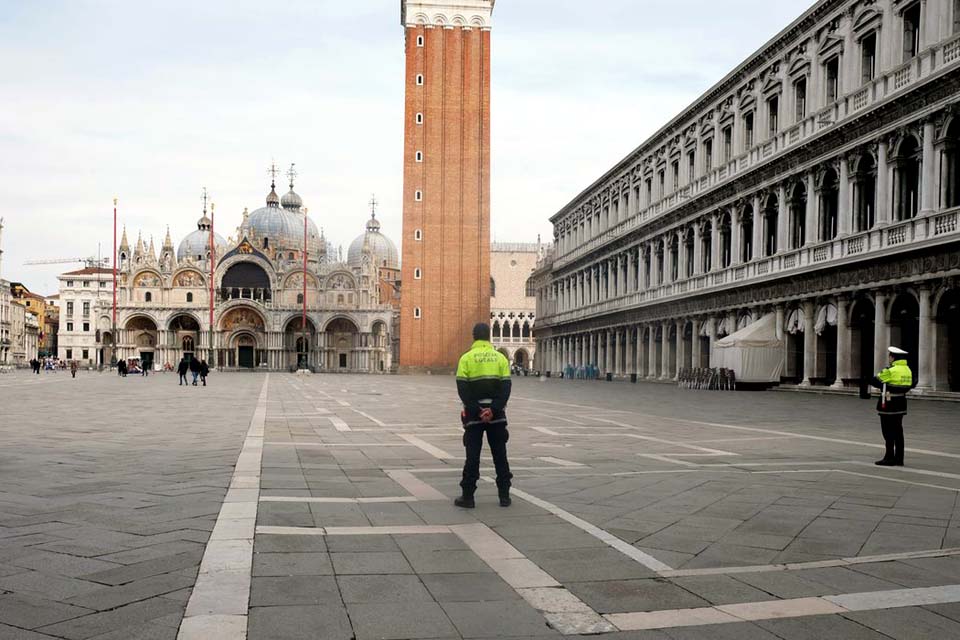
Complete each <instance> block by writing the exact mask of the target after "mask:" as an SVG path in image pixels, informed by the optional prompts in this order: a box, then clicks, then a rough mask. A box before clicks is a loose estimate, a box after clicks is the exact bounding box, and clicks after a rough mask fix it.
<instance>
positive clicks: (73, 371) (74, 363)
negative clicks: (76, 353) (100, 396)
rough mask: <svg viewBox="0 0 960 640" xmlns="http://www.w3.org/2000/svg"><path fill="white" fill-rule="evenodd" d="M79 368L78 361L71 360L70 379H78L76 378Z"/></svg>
mask: <svg viewBox="0 0 960 640" xmlns="http://www.w3.org/2000/svg"><path fill="white" fill-rule="evenodd" d="M79 368H80V367H79V366H78V365H77V361H76V360H71V361H70V377H71V378H76V377H77V369H79Z"/></svg>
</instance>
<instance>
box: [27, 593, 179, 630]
mask: <svg viewBox="0 0 960 640" xmlns="http://www.w3.org/2000/svg"><path fill="white" fill-rule="evenodd" d="M180 610H181V606H180V605H179V604H178V603H176V602H173V601H171V600H166V599H164V598H151V599H149V600H144V601H141V602H136V603H133V604H128V605H126V606H123V607H119V608H117V609H113V610H111V611H104V612H100V613H93V614H90V615H86V616H83V617H79V618H73V619H72V620H67V621H65V622H59V623H57V624H53V625H48V626H45V627H42V628H40V629H39V631H41V632H43V633H48V634H50V635H53V636H57V637H63V638H67V639H68V640H86V639H87V638H92V637H94V636H97V635H104V634H105V633H110V632H113V631H118V630H120V629H125V628H127V627H131V626H136V625H140V624H143V623H145V622H149V621H150V620H154V619H156V618H160V617H162V616H165V615H168V614H171V613H174V612H180Z"/></svg>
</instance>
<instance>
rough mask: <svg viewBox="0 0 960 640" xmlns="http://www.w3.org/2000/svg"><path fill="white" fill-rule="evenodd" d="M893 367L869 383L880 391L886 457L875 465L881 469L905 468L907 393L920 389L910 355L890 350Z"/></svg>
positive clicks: (879, 411)
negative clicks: (904, 435) (912, 369)
mask: <svg viewBox="0 0 960 640" xmlns="http://www.w3.org/2000/svg"><path fill="white" fill-rule="evenodd" d="M887 352H888V355H889V358H890V366H889V367H887V368H886V369H884V370H883V371H881V372H880V373H878V374H877V375H876V377H874V379H873V380H872V381H871V382H870V384H872V385H873V386H875V387H878V388H879V389H880V399H879V400H878V401H877V413H878V414H880V430H881V431H882V432H883V441H884V444H885V445H886V453H884V455H883V458H881V459H880V460H877V462H876V464H878V465H880V466H882V467H902V466H903V446H904V443H903V416H905V415H907V392H909V391H910V390H911V389H913V388H914V387H915V386H917V383H916V382H914V380H913V372H912V371H910V366H909V365H908V364H907V361H906V360H905V359H904V356H906V355H907V352H906V351H904V350H903V349H900V348H898V347H890V348H889V349H887Z"/></svg>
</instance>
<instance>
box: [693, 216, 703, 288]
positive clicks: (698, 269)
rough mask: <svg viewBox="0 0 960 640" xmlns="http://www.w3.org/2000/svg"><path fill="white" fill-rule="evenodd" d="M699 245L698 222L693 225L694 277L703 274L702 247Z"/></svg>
mask: <svg viewBox="0 0 960 640" xmlns="http://www.w3.org/2000/svg"><path fill="white" fill-rule="evenodd" d="M701 244H702V242H701V234H700V221H699V220H698V221H697V222H695V223H694V225H693V275H695V276H698V275H700V274H701V273H703V264H702V263H703V255H702V254H703V247H701V246H700V245H701Z"/></svg>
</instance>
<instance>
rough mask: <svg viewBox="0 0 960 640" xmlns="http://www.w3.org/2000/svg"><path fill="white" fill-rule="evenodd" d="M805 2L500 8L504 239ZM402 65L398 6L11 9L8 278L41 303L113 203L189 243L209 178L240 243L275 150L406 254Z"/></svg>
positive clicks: (5, 82) (609, 0)
mask: <svg viewBox="0 0 960 640" xmlns="http://www.w3.org/2000/svg"><path fill="white" fill-rule="evenodd" d="M810 3H811V0H777V1H776V2H771V1H770V0H723V2H717V1H716V0H593V1H591V2H586V1H584V0H500V1H499V2H498V3H497V7H496V11H495V13H494V31H493V43H494V44H493V88H492V138H493V140H492V144H493V152H492V163H493V167H492V191H493V193H492V211H493V213H492V215H493V222H492V226H493V233H494V239H496V240H499V241H526V242H532V241H534V240H535V239H536V237H537V234H538V233H541V234H543V237H544V239H546V238H548V237H550V234H551V230H550V225H549V223H548V222H547V218H549V217H550V216H551V215H552V214H554V213H556V211H557V210H558V209H559V208H560V207H562V206H563V205H564V204H566V203H567V202H568V201H569V200H570V199H571V198H572V197H574V196H575V195H576V194H577V193H579V192H580V191H581V190H582V189H583V188H585V187H586V186H588V185H589V184H590V183H591V182H593V180H595V179H596V178H597V177H599V176H600V175H601V174H602V173H603V172H604V171H606V170H607V169H609V168H610V167H611V166H612V165H613V164H614V163H616V162H617V161H618V160H620V159H621V158H622V157H623V156H625V155H626V154H627V153H629V152H630V151H631V150H632V149H633V148H634V147H636V146H638V145H639V144H640V143H641V142H642V141H643V140H644V138H645V137H647V136H649V135H650V134H652V133H653V132H654V131H656V130H657V129H658V128H659V127H660V126H662V125H663V124H664V123H665V122H666V121H667V120H669V119H670V118H671V117H673V116H674V115H676V114H677V113H678V112H679V111H680V110H681V109H682V108H683V107H684V106H686V105H687V104H689V103H690V102H692V101H693V100H694V99H695V98H696V97H697V96H698V95H699V94H701V93H702V92H703V91H705V90H706V89H707V88H709V87H710V86H711V85H712V84H714V83H715V82H716V81H718V80H719V79H720V78H721V77H722V76H723V75H725V74H726V73H727V72H729V71H730V70H731V69H732V68H733V67H734V66H736V65H737V64H738V63H739V62H741V61H742V60H743V59H744V58H745V57H747V56H748V55H749V54H750V53H752V52H753V51H755V50H756V49H757V48H758V47H759V46H760V45H762V44H763V43H764V42H766V41H767V40H768V39H769V38H770V37H772V36H773V35H775V34H776V33H777V32H778V31H779V30H780V29H782V28H783V27H785V26H786V25H787V24H788V23H789V22H791V21H792V20H793V19H794V18H796V17H797V16H799V15H800V14H801V13H802V12H803V11H804V10H805V9H806V8H807V7H808V5H809V4H810ZM271 5H272V6H271ZM403 62H404V60H403V31H402V28H401V27H400V24H399V2H397V0H349V1H347V2H344V1H343V0H287V1H286V2H283V3H267V2H252V1H248V0H229V1H228V0H222V1H218V0H208V1H205V2H196V1H195V0H191V1H181V0H164V2H153V1H151V2H147V1H144V0H122V1H121V0H117V1H109V0H101V1H93V0H0V151H2V154H0V169H2V171H0V216H2V217H4V218H5V222H4V225H5V229H4V235H3V249H4V254H3V266H2V277H3V278H5V279H8V280H18V281H23V282H24V283H26V284H27V286H28V287H29V288H30V289H32V290H34V291H36V292H38V293H42V294H50V293H54V292H55V291H56V288H57V281H56V274H57V273H60V272H63V271H65V270H67V269H69V268H71V267H72V266H73V265H55V266H52V267H36V266H24V265H23V263H24V262H25V261H26V260H30V259H42V258H47V259H53V258H73V257H82V256H88V255H95V254H96V253H97V245H98V243H100V251H101V252H102V253H103V255H105V256H106V255H109V254H110V245H111V242H112V239H111V234H112V209H111V201H112V198H113V197H114V196H117V197H119V198H120V220H121V224H126V226H127V230H128V233H129V235H130V241H131V243H132V242H135V241H136V234H137V231H138V230H141V229H142V231H143V233H144V238H145V240H148V239H149V236H150V235H151V234H152V235H153V237H154V241H155V243H156V244H157V248H158V249H159V245H160V244H161V243H162V241H163V237H164V234H165V233H166V228H167V226H168V225H169V227H170V232H171V235H172V236H173V240H174V243H175V244H178V243H179V241H180V239H181V238H182V237H183V236H184V235H186V234H187V233H189V232H190V231H192V230H193V229H195V228H196V221H197V219H198V218H199V217H200V215H201V200H200V193H201V189H202V187H204V186H205V187H207V188H208V189H209V191H210V193H211V196H212V198H213V200H214V201H215V202H216V205H217V223H218V224H217V226H218V231H219V232H220V233H221V234H222V235H223V236H224V237H226V236H228V235H233V234H234V233H235V229H236V226H237V225H238V224H239V223H240V218H241V212H242V211H243V208H244V207H249V208H250V210H251V211H252V210H253V209H255V208H257V207H260V206H262V205H263V202H264V197H265V196H266V193H267V191H268V190H269V180H268V178H267V174H266V170H267V167H268V165H269V164H270V162H271V159H276V161H277V163H278V164H280V165H283V166H284V167H286V166H287V165H289V163H291V162H296V163H297V169H298V171H299V174H300V177H299V179H298V181H297V187H296V190H297V192H298V193H299V194H300V195H301V196H302V197H303V199H304V203H305V205H306V206H307V207H309V209H310V215H311V217H312V218H313V219H314V220H315V221H316V222H317V224H318V225H320V226H322V227H323V228H324V229H325V231H326V234H327V237H328V238H331V239H332V240H333V241H334V242H336V243H337V244H344V245H347V244H349V242H350V241H351V240H352V239H353V238H354V237H355V236H356V235H358V234H359V233H361V232H362V230H363V226H364V222H365V220H366V218H367V217H368V215H369V213H368V211H369V208H368V206H367V202H368V201H369V200H370V195H371V193H376V195H377V199H378V200H379V201H380V207H379V213H378V217H380V218H381V220H382V222H383V231H384V232H385V233H386V234H387V235H389V236H391V237H393V238H394V240H395V241H396V242H397V243H398V244H399V232H400V219H401V218H400V216H401V211H400V202H401V188H402V143H403ZM278 190H279V189H278ZM282 192H283V191H281V194H282ZM77 266H80V265H79V264H78V265H77Z"/></svg>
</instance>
